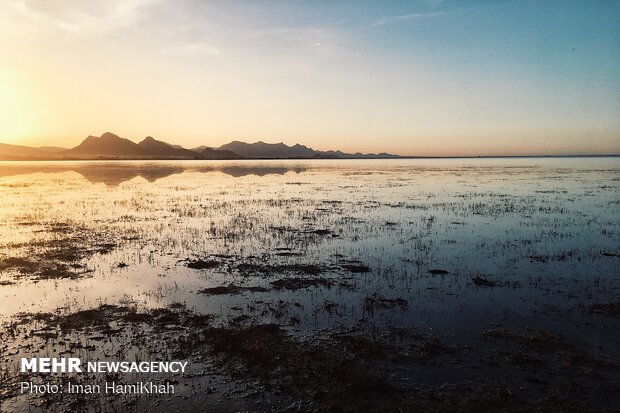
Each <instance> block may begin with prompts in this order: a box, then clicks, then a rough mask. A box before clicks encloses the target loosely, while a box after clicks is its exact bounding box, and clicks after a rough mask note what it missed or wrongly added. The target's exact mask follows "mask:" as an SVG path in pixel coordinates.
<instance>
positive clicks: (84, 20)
mask: <svg viewBox="0 0 620 413" xmlns="http://www.w3.org/2000/svg"><path fill="white" fill-rule="evenodd" d="M164 1H166V0H109V1H105V2H101V1H80V2H67V1H60V2H47V1H44V2H41V1H36V0H15V1H14V2H13V6H14V8H15V10H17V11H18V12H19V13H21V14H22V15H23V16H25V17H27V18H29V19H31V20H33V21H35V22H36V23H38V24H48V25H51V26H53V27H56V28H59V29H61V30H63V31H65V32H67V33H71V34H102V33H106V32H110V31H114V30H117V29H121V28H124V27H127V26H130V25H132V24H134V23H135V22H136V21H137V20H139V19H140V17H141V15H142V12H143V11H144V9H146V8H147V7H149V6H152V5H154V4H156V3H161V2H164Z"/></svg>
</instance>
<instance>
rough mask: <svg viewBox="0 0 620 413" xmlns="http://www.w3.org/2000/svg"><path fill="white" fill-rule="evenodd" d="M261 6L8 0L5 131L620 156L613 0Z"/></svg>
mask: <svg viewBox="0 0 620 413" xmlns="http://www.w3.org/2000/svg"><path fill="white" fill-rule="evenodd" d="M267 3H268V4H269V5H271V7H258V6H256V5H255V4H253V3H240V4H238V5H237V6H232V5H230V4H227V3H203V2H192V1H189V0H182V1H179V2H175V3H174V4H173V3H172V2H168V1H165V0H142V1H138V2H134V1H131V2H128V1H124V0H111V1H109V2H98V1H83V2H78V3H71V2H59V3H52V2H36V1H29V0H23V1H9V2H3V3H2V4H1V5H0V52H1V53H0V142H4V143H12V144H21V145H31V146H43V145H53V146H64V147H74V146H76V145H78V144H79V143H80V142H81V141H82V140H83V139H84V138H85V137H86V136H88V135H97V136H98V135H100V134H102V133H103V132H105V131H111V132H114V133H116V134H118V135H119V136H121V137H124V138H128V139H130V140H132V141H134V142H137V141H140V140H142V139H143V138H144V137H146V136H148V135H150V136H154V137H155V138H157V139H160V140H163V141H167V142H170V143H173V144H179V145H182V146H184V147H188V148H191V147H196V146H200V145H208V146H213V147H218V146H220V145H222V144H225V143H228V142H230V141H232V140H241V141H246V142H256V141H264V142H270V143H277V142H284V143H286V144H288V145H294V144H296V143H300V144H303V145H306V146H309V147H312V148H314V149H317V150H331V149H333V150H342V151H345V152H358V151H359V152H391V153H396V154H402V155H432V156H436V155H488V154H498V153H504V154H513V155H519V154H565V153H576V154H584V153H620V86H619V84H618V82H617V78H618V76H619V75H620V47H619V46H620V44H619V43H618V41H617V39H618V38H620V28H619V26H618V25H617V24H616V23H617V19H618V18H619V17H620V6H619V5H618V4H617V3H616V4H612V3H607V4H598V5H596V6H595V5H593V4H592V3H590V2H585V1H584V2H574V3H571V4H569V5H565V6H562V7H558V6H556V5H554V4H553V3H545V4H538V5H537V6H536V7H533V6H532V5H531V4H529V3H524V2H520V1H517V2H510V3H492V4H486V3H475V2H474V3H472V4H470V5H468V6H467V7H464V6H463V4H462V3H459V2H453V1H448V0H446V1H443V2H425V1H419V2H397V1H392V2H382V3H380V4H373V3H363V4H360V3H352V2H337V3H331V2H318V3H304V2H301V3H280V2H275V3H271V2H269V1H267ZM551 16H554V17H553V18H551ZM584 16H585V17H584ZM515 22H517V23H518V24H515Z"/></svg>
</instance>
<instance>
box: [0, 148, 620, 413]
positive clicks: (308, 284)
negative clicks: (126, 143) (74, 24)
mask: <svg viewBox="0 0 620 413" xmlns="http://www.w3.org/2000/svg"><path fill="white" fill-rule="evenodd" d="M7 165H8V164H7ZM7 165H0V166H2V167H0V194H1V195H2V196H1V197H0V310H1V322H2V327H1V329H0V338H1V340H0V343H1V344H0V388H1V389H2V391H1V392H0V403H1V404H0V410H2V411H33V410H34V411H43V410H45V411H81V410H89V409H90V410H92V411H100V410H105V411H125V410H126V409H134V410H135V411H145V410H149V411H170V410H175V409H176V410H184V409H185V410H201V409H204V406H209V407H210V409H211V410H213V411H238V410H246V411H255V410H262V411H314V410H320V411H364V410H366V411H532V410H536V409H538V410H540V411H558V410H562V411H606V409H607V411H608V410H609V409H612V408H617V406H618V405H620V398H619V396H618V395H619V394H620V387H619V386H620V384H619V383H620V373H619V372H620V350H619V349H620V321H619V319H618V314H619V311H618V308H619V305H620V270H619V269H620V258H619V257H620V197H619V195H620V160H619V159H618V158H598V159H484V160H389V161H386V160H384V161H366V160H364V161H280V162H268V161H256V162H254V161H234V162H209V163H205V162H203V163H199V162H161V163H160V164H154V163H140V162H132V163H120V162H99V163H94V164H88V163H69V162H67V163H56V164H45V163H38V164H37V163H13V164H10V167H8V166H7ZM20 168H22V169H21V173H20ZM7 170H8V171H10V173H9V172H6V171H7ZM106 170H107V171H108V172H109V176H110V177H111V178H109V179H108V178H106ZM3 171H5V172H6V173H3ZM145 171H147V172H145ZM158 171H159V172H158ZM93 177H95V178H93ZM119 177H120V178H119ZM38 354H40V355H41V356H46V357H51V356H54V355H58V356H62V355H68V354H70V355H72V356H77V357H81V358H83V359H84V360H99V359H101V360H103V359H113V360H124V359H132V360H134V359H145V360H150V359H157V360H167V359H174V360H187V361H189V362H190V363H191V368H190V371H191V373H190V374H185V375H181V376H177V375H154V376H153V377H152V378H151V379H152V380H153V381H155V382H158V383H168V382H171V383H174V384H175V385H176V386H177V389H178V393H176V394H175V395H170V396H165V397H145V396H138V395H124V396H122V397H102V395H84V394H81V395H71V396H69V395H66V394H65V395H45V396H32V395H20V394H18V392H17V390H18V387H17V383H18V382H19V381H21V380H24V379H28V380H32V381H34V382H37V381H41V380H42V379H43V377H42V376H41V375H37V374H32V375H29V376H28V377H25V376H24V375H21V374H18V373H17V366H16V363H17V362H18V360H19V357H21V356H22V355H26V356H28V357H34V356H36V355H38ZM48 379H49V376H47V377H46V380H48ZM103 379H115V380H121V381H122V380H126V381H132V380H134V381H135V380H136V377H135V376H130V377H120V376H119V377H116V376H115V377H106V378H102V377H89V376H88V375H81V376H78V377H71V381H72V382H75V383H80V382H83V383H87V382H89V381H92V380H98V381H100V380H103ZM140 379H141V380H145V378H144V377H140ZM52 380H53V381H56V382H58V383H62V382H63V380H67V378H65V377H63V376H62V375H58V376H53V377H52Z"/></svg>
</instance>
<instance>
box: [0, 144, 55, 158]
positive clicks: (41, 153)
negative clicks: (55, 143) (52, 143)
mask: <svg viewBox="0 0 620 413" xmlns="http://www.w3.org/2000/svg"><path fill="white" fill-rule="evenodd" d="M59 150H60V151H64V150H66V149H64V148H56V147H45V146H44V147H40V148H32V147H30V146H21V145H9V144H8V143H0V159H6V160H8V159H20V158H24V159H37V158H41V159H43V158H49V157H50V156H51V155H52V154H54V153H56V152H58V151H59Z"/></svg>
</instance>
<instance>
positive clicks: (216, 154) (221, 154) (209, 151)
mask: <svg viewBox="0 0 620 413" xmlns="http://www.w3.org/2000/svg"><path fill="white" fill-rule="evenodd" d="M200 155H201V157H202V159H243V156H241V155H239V154H237V153H235V152H232V151H227V150H226V149H213V148H205V149H204V150H202V151H201V152H200Z"/></svg>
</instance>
